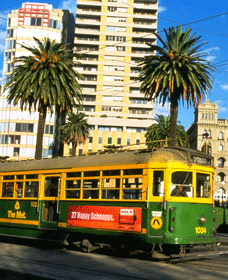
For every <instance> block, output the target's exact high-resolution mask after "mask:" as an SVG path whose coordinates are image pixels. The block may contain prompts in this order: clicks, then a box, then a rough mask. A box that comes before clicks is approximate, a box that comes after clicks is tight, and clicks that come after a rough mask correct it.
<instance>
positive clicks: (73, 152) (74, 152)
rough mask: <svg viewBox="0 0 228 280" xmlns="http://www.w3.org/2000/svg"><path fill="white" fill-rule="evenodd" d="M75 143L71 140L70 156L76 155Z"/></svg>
mask: <svg viewBox="0 0 228 280" xmlns="http://www.w3.org/2000/svg"><path fill="white" fill-rule="evenodd" d="M76 149H77V143H76V142H75V143H73V142H72V156H75V155H76Z"/></svg>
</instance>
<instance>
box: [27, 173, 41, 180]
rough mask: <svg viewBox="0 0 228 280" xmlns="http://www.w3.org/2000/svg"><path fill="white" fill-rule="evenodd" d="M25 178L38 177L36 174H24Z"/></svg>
mask: <svg viewBox="0 0 228 280" xmlns="http://www.w3.org/2000/svg"><path fill="white" fill-rule="evenodd" d="M25 178H26V179H38V174H28V175H25Z"/></svg>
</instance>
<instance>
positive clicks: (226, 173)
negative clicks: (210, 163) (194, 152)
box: [187, 100, 228, 194]
mask: <svg viewBox="0 0 228 280" xmlns="http://www.w3.org/2000/svg"><path fill="white" fill-rule="evenodd" d="M187 134H188V137H189V143H190V147H191V148H193V149H198V150H200V151H203V152H207V153H209V154H211V155H212V156H213V157H214V163H215V191H218V190H219V188H222V187H223V186H222V184H221V182H225V184H224V190H225V191H226V193H227V194H228V120H227V119H218V105H217V104H216V103H212V102H211V101H210V100H206V101H205V102H204V103H203V104H202V105H200V106H199V107H198V108H197V109H196V110H195V120H194V123H193V124H192V125H191V126H190V127H189V128H188V129H187ZM220 190H221V189H220Z"/></svg>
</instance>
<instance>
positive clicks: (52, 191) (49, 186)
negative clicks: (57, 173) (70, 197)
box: [44, 177, 59, 197]
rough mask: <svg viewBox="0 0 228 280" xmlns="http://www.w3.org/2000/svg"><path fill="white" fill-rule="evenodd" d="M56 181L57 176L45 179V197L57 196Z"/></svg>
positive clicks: (57, 179)
mask: <svg viewBox="0 0 228 280" xmlns="http://www.w3.org/2000/svg"><path fill="white" fill-rule="evenodd" d="M58 182H59V177H48V178H46V179H45V192H44V196H45V197H57V196H58Z"/></svg>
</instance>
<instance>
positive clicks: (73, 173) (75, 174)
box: [66, 172, 81, 178]
mask: <svg viewBox="0 0 228 280" xmlns="http://www.w3.org/2000/svg"><path fill="white" fill-rule="evenodd" d="M66 177H67V178H73V177H81V172H67V174H66Z"/></svg>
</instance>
